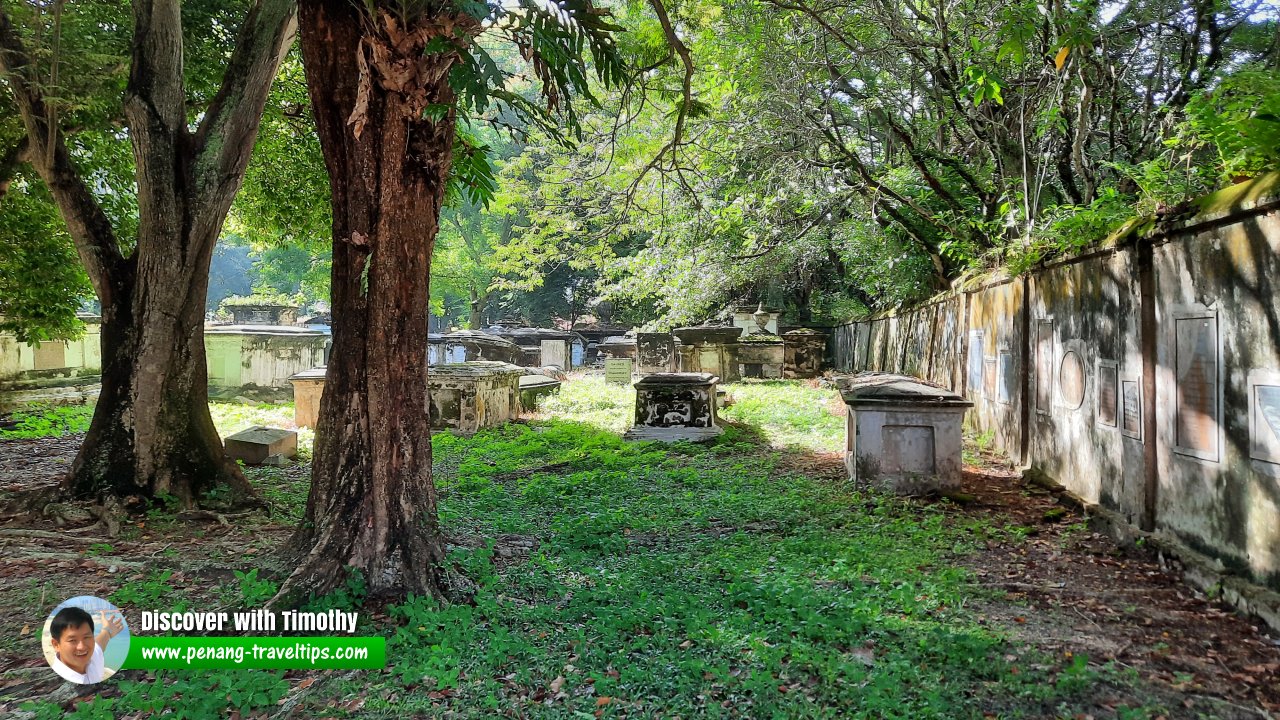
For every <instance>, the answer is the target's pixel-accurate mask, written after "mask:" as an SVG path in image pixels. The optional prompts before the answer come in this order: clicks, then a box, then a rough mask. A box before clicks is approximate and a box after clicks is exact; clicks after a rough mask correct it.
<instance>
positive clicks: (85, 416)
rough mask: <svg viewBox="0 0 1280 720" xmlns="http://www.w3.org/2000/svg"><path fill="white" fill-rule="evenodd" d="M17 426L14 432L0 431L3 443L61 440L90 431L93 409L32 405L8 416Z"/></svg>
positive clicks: (0, 438) (80, 406) (86, 407)
mask: <svg viewBox="0 0 1280 720" xmlns="http://www.w3.org/2000/svg"><path fill="white" fill-rule="evenodd" d="M9 419H10V420H14V421H16V422H17V425H15V426H14V427H13V429H11V430H0V440H30V439H36V438H44V437H62V436H64V435H70V434H72V433H82V432H84V431H86V430H88V429H89V421H90V420H92V419H93V406H92V405H32V406H30V407H27V408H24V409H22V410H18V411H16V412H14V413H12V414H11V415H10V416H9Z"/></svg>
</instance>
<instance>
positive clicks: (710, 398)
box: [624, 373, 724, 442]
mask: <svg viewBox="0 0 1280 720" xmlns="http://www.w3.org/2000/svg"><path fill="white" fill-rule="evenodd" d="M718 380H719V378H717V377H716V376H714V375H712V374H710V373H657V374H655V375H648V376H646V377H643V378H641V379H640V380H639V381H638V382H637V383H636V384H635V388H636V418H635V425H634V426H633V427H632V428H631V429H630V430H628V431H627V433H626V435H624V437H626V438H627V439H628V440H662V441H666V442H675V441H677V440H691V441H695V442H696V441H701V440H710V439H711V438H714V437H716V436H717V435H719V434H720V433H722V432H724V430H723V428H721V427H720V426H719V425H717V424H716V382H717V381H718Z"/></svg>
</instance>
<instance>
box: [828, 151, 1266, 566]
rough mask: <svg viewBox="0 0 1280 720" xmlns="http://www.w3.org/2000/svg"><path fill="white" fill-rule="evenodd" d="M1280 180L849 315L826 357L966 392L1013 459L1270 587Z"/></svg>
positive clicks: (973, 421)
mask: <svg viewBox="0 0 1280 720" xmlns="http://www.w3.org/2000/svg"><path fill="white" fill-rule="evenodd" d="M1278 190H1280V175H1270V176H1266V177H1264V178H1261V179H1259V180H1255V181H1253V182H1251V183H1245V184H1242V185H1238V186H1235V187H1233V188H1228V189H1227V190H1225V191H1223V192H1220V193H1217V194H1215V195H1213V196H1210V197H1209V198H1206V199H1205V200H1203V201H1202V202H1201V203H1200V205H1199V206H1200V207H1201V208H1203V210H1202V211H1201V212H1200V213H1199V214H1195V215H1191V216H1183V217H1177V218H1172V219H1167V220H1166V221H1165V222H1164V223H1163V224H1156V225H1155V226H1154V228H1153V229H1150V230H1148V231H1147V232H1146V233H1145V234H1144V233H1138V232H1127V233H1124V232H1122V233H1118V234H1117V235H1115V236H1113V238H1111V239H1110V241H1109V243H1107V244H1106V246H1105V247H1104V248H1103V249H1100V250H1097V251H1093V252H1089V253H1086V254H1082V255H1079V256H1075V257H1071V258H1065V259H1061V260H1056V261H1054V262H1052V263H1049V264H1047V265H1046V266H1044V267H1042V268H1040V269H1038V270H1037V271H1036V272H1034V273H1031V274H1028V275H1025V276H1021V277H1015V278H1009V277H995V278H990V279H988V280H986V281H985V282H981V283H974V284H971V285H968V286H966V287H964V288H963V289H961V290H958V291H956V292H954V293H951V294H948V295H944V296H941V297H939V298H937V299H935V300H934V301H932V302H929V303H926V304H924V305H921V306H919V307H916V308H913V309H910V310H906V311H900V312H897V313H891V314H888V315H885V316H882V317H877V318H874V319H872V320H869V321H867V322H859V323H853V324H850V325H845V326H842V327H840V328H837V329H836V331H835V333H834V335H833V338H832V343H833V350H834V355H835V360H836V363H837V365H838V366H839V367H840V368H841V369H843V370H858V371H860V370H878V371H885V372H897V373H903V374H908V375H914V376H916V377H920V378H923V379H925V380H929V381H931V382H934V383H937V384H940V385H942V386H944V387H947V388H950V389H952V390H955V391H957V392H960V393H962V394H963V395H964V396H965V397H967V398H969V399H970V400H972V401H973V402H974V403H975V407H974V409H973V410H972V411H971V412H970V414H969V423H970V425H971V426H972V428H973V429H974V430H975V431H977V432H980V433H987V434H989V435H990V436H992V437H993V438H994V440H995V442H996V444H997V445H998V446H999V447H1001V448H1002V449H1004V450H1005V451H1006V452H1007V453H1008V454H1009V455H1010V457H1011V458H1013V459H1014V460H1015V461H1016V462H1018V463H1020V464H1022V465H1023V466H1026V467H1029V468H1032V469H1034V470H1035V471H1036V472H1038V473H1041V474H1043V475H1044V476H1046V477H1048V478H1051V479H1052V480H1054V481H1056V482H1058V483H1060V484H1061V485H1062V486H1064V487H1065V488H1066V489H1067V490H1068V491H1070V492H1071V493H1072V494H1073V495H1075V496H1078V497H1079V498H1081V500H1082V501H1083V502H1085V503H1086V504H1091V505H1095V506H1098V507H1101V508H1105V509H1106V510H1107V511H1108V513H1109V514H1110V516H1112V517H1115V518H1118V519H1120V520H1122V521H1123V522H1125V523H1128V524H1130V525H1131V526H1134V527H1136V528H1140V529H1142V530H1144V531H1149V532H1152V533H1154V534H1155V535H1157V536H1161V537H1164V538H1167V539H1169V540H1170V541H1171V542H1175V543H1176V544H1177V545H1179V546H1182V547H1186V548H1190V549H1192V550H1194V551H1195V552H1197V553H1200V554H1203V555H1204V556H1207V557H1209V558H1211V559H1212V561H1213V562H1215V563H1217V564H1218V565H1219V567H1220V569H1222V570H1224V571H1231V572H1233V573H1235V574H1237V575H1239V576H1242V577H1245V578H1248V579H1250V580H1251V581H1253V582H1255V583H1258V584H1260V585H1263V586H1266V587H1269V588H1271V589H1272V590H1280V519H1278V518H1280V192H1278ZM1135 227H1136V226H1135Z"/></svg>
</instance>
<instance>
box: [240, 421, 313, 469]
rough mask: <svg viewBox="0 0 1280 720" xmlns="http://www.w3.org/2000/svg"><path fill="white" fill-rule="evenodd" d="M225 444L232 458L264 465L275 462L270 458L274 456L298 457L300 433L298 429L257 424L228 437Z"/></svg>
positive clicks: (246, 463) (245, 462)
mask: <svg viewBox="0 0 1280 720" xmlns="http://www.w3.org/2000/svg"><path fill="white" fill-rule="evenodd" d="M223 444H224V445H225V447H226V450H227V455H228V456H229V457H230V458H231V459H232V460H240V461H242V462H244V464H245V465H263V464H266V463H268V462H275V461H269V460H268V458H271V457H273V456H280V457H282V458H292V457H296V456H297V454H298V433H297V431H296V430H285V429H284V428H273V427H266V426H265V425H257V426H254V427H251V428H249V429H248V430H241V431H240V432H238V433H236V434H234V435H231V436H229V437H227V439H226V440H225V441H224V442H223Z"/></svg>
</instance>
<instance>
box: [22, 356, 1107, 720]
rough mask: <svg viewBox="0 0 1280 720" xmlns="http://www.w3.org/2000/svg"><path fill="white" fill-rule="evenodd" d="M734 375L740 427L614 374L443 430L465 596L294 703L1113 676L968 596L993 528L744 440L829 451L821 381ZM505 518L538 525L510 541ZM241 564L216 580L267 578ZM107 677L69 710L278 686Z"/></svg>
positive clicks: (171, 702) (914, 714)
mask: <svg viewBox="0 0 1280 720" xmlns="http://www.w3.org/2000/svg"><path fill="white" fill-rule="evenodd" d="M734 389H735V396H736V397H737V398H738V404H737V405H736V406H735V408H734V410H733V413H734V420H735V421H736V422H738V423H741V424H742V425H741V426H734V427H731V428H730V429H729V430H728V431H727V432H726V433H725V434H724V435H723V436H721V437H720V438H719V439H718V440H716V441H715V442H713V443H709V444H705V445H695V444H689V443H677V444H672V445H663V444H659V443H629V442H625V441H623V440H622V439H621V438H620V437H619V436H618V433H617V430H618V429H620V427H623V426H625V419H626V413H627V411H628V408H629V403H628V401H627V394H628V392H629V389H628V388H626V387H614V386H605V385H604V383H603V382H600V381H596V380H577V381H575V382H571V383H568V384H566V386H565V387H564V389H563V390H562V391H561V394H560V395H559V396H558V397H557V398H556V399H555V400H554V401H553V402H550V403H548V405H547V407H546V412H547V413H548V414H549V415H550V417H545V418H543V419H539V420H537V421H535V422H533V423H529V424H512V425H508V426H505V427H502V428H497V429H493V430H489V431H486V432H482V433H479V434H477V435H475V436H473V437H459V436H456V435H452V434H444V433H442V434H438V435H436V436H435V437H434V439H433V449H434V453H435V467H436V473H437V475H436V476H437V482H438V485H439V487H440V490H441V501H440V506H439V511H440V518H441V524H442V526H443V528H444V530H445V531H446V533H447V534H448V535H449V536H450V538H451V539H452V540H453V542H454V549H453V550H452V551H451V552H450V555H449V558H450V561H451V563H452V564H454V566H455V567H457V568H459V569H460V570H462V571H463V572H464V573H465V574H466V575H467V576H468V577H469V578H470V579H471V580H472V581H473V582H474V583H475V584H476V592H475V598H474V603H472V604H454V605H440V604H439V603H437V602H435V601H432V600H429V599H423V598H410V599H408V600H407V601H406V602H403V603H401V604H398V605H395V606H392V607H391V608H390V609H389V611H388V613H389V615H390V619H389V620H388V621H379V622H372V623H370V624H367V625H366V626H365V629H364V630H363V632H370V633H381V634H384V635H385V636H386V637H387V638H388V651H387V652H388V659H389V665H388V667H387V668H386V670H384V671H380V672H368V673H356V674H342V673H331V674H328V675H325V676H322V677H320V678H319V679H318V681H317V682H318V685H317V687H315V688H313V689H312V690H311V695H310V696H309V698H310V699H309V700H307V701H304V707H300V708H299V711H300V716H306V717H312V716H320V715H324V716H335V717H362V718H405V717H456V718H488V717H495V716H498V715H506V716H520V717H528V718H580V717H585V718H591V717H623V716H627V717H664V718H669V717H677V716H678V717H684V718H689V717H708V718H716V717H731V716H734V717H751V718H965V717H982V716H983V713H984V712H991V713H993V714H994V715H996V716H999V717H1045V716H1050V717H1052V716H1068V717H1069V716H1071V715H1073V714H1074V711H1073V710H1072V708H1073V707H1076V706H1077V705H1079V704H1080V703H1085V702H1087V701H1088V698H1089V697H1090V696H1091V695H1093V694H1096V691H1097V689H1098V688H1097V686H1098V684H1099V683H1100V682H1102V681H1104V680H1105V681H1106V682H1108V683H1114V682H1116V680H1115V676H1114V674H1111V673H1100V672H1099V671H1098V670H1097V668H1096V667H1094V666H1090V665H1089V664H1088V663H1087V660H1082V659H1080V658H1079V657H1078V656H1077V657H1076V658H1070V659H1062V658H1056V659H1055V658H1045V657H1040V656H1029V657H1026V656H1024V655H1023V654H1022V653H1023V651H1021V650H1018V649H1017V648H1014V647H1012V646H1011V645H1010V643H1009V642H1008V641H1007V640H1006V639H1005V637H1004V636H1003V635H1002V634H1001V631H1000V629H999V628H993V627H991V626H989V625H986V624H983V623H981V622H979V620H978V619H977V617H976V613H975V612H973V611H971V610H970V609H969V607H968V606H969V604H970V603H973V602H974V601H978V600H983V601H987V600H991V599H992V598H990V597H989V596H988V595H985V594H984V593H983V591H980V590H979V589H978V588H977V587H976V585H975V584H974V583H973V582H972V579H971V577H970V575H969V573H968V572H967V571H966V570H964V569H962V568H960V567H959V564H958V563H957V562H956V561H957V558H959V557H961V556H963V555H964V554H966V553H969V552H971V551H972V550H973V549H974V548H975V547H977V546H978V545H979V544H980V543H984V542H985V541H986V539H987V538H989V537H993V536H998V535H999V534H1000V533H1001V532H1002V530H1001V529H1000V528H997V527H993V526H991V525H989V524H987V523H985V522H980V521H976V520H972V519H965V518H963V517H962V516H959V515H956V514H948V513H947V511H946V510H945V509H944V508H945V507H946V506H941V505H928V504H921V503H912V502H907V501H904V500H900V499H896V498H892V497H887V496H881V495H873V494H863V493H859V492H856V491H855V490H854V489H853V488H851V487H850V486H849V485H848V484H847V483H844V482H842V481H839V480H832V479H830V478H825V479H824V478H816V477H812V476H807V475H804V474H800V473H798V472H796V471H794V470H792V469H790V468H791V463H790V462H789V459H790V458H791V456H792V455H794V453H795V452H797V451H796V450H777V449H770V448H768V447H765V446H762V445H761V444H760V443H759V442H758V437H759V436H758V435H757V430H758V432H759V434H760V435H763V436H764V437H765V438H767V439H770V440H772V441H773V442H775V443H778V444H783V445H793V446H801V447H805V446H808V447H812V448H814V449H820V450H823V451H826V450H830V449H832V441H833V440H835V439H838V436H837V435H836V432H835V428H836V426H837V425H838V422H839V418H835V417H834V416H831V417H832V420H827V419H826V416H824V415H823V413H824V412H825V403H826V402H827V401H828V400H829V396H828V394H827V393H824V392H820V391H816V390H812V389H807V388H802V387H800V386H798V385H791V384H788V383H751V384H744V385H738V386H735V388H734ZM263 412H267V411H266V410H264V411H263ZM793 416H794V417H793ZM619 423H622V424H621V425H620V424H619ZM290 487H291V492H293V493H294V494H295V495H299V494H301V495H303V496H304V495H305V485H304V484H303V485H298V484H295V485H293V486H290ZM288 491H290V490H289V489H287V488H285V487H284V486H282V487H281V492H288ZM295 499H297V498H295ZM510 535H519V536H523V537H527V538H533V539H535V540H536V547H535V548H534V549H533V550H532V552H531V553H530V554H529V555H528V556H527V557H516V558H509V557H502V554H500V553H497V552H495V546H494V539H495V538H502V537H503V536H510ZM250 572H252V570H251V569H250V568H248V567H246V571H245V573H244V574H241V575H238V576H237V583H236V586H238V587H235V586H233V587H231V588H228V589H227V593H228V597H234V596H239V597H243V598H244V599H246V600H247V599H249V598H255V599H258V598H261V597H265V596H266V595H267V594H268V593H269V592H270V591H271V590H272V589H273V588H274V586H273V585H271V584H270V582H271V579H269V578H260V577H259V576H258V575H257V574H253V575H250V574H249V573H250ZM353 587H355V588H356V589H355V590H354V591H353V592H345V593H343V594H342V595H341V596H340V597H338V598H336V599H330V600H329V601H326V602H351V597H352V596H353V594H354V595H358V593H359V590H358V584H357V585H356V586H353ZM157 592H159V587H158V585H156V583H155V579H154V578H152V579H149V580H147V581H142V582H139V583H137V584H136V586H130V587H129V588H128V589H127V591H126V594H127V593H133V594H134V595H137V596H139V597H144V598H150V597H151V596H153V595H155V594H156V593H157ZM156 599H159V597H157V598H156ZM362 617H365V618H367V616H364V615H362ZM365 622H366V623H369V622H370V621H369V620H367V619H366V620H365ZM118 688H119V691H120V695H119V696H118V697H114V698H101V699H99V700H98V701H97V702H95V703H93V704H92V705H89V704H82V705H80V706H79V710H77V713H79V714H73V715H71V717H111V716H113V714H114V715H115V716H128V715H129V714H130V713H143V714H148V713H156V712H157V711H158V709H160V708H168V709H171V710H175V711H179V710H180V711H179V712H177V713H176V714H174V715H172V717H193V718H198V717H221V716H225V715H226V714H228V713H230V712H231V711H232V710H237V711H239V712H240V713H242V714H244V715H248V714H250V713H257V712H261V711H263V710H267V711H272V710H274V708H275V705H276V703H277V702H278V701H279V700H280V699H281V698H282V697H283V696H284V694H285V692H286V690H287V688H288V684H287V682H285V681H283V680H282V679H281V675H280V674H279V673H268V672H234V671H220V672H202V673H166V674H164V675H162V676H161V678H160V681H159V682H156V681H154V679H152V680H148V681H145V682H140V681H139V680H138V679H120V680H119V682H118ZM190 698H198V699H199V704H196V705H191V706H189V707H188V706H187V704H186V703H187V700H188V699H190ZM312 702H313V703H314V704H313V705H306V703H312ZM37 709H38V714H37V717H38V718H45V717H50V718H51V717H57V716H59V715H57V714H55V713H54V712H53V710H51V709H50V708H49V706H47V705H46V706H38V707H37ZM93 713H97V714H93Z"/></svg>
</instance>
